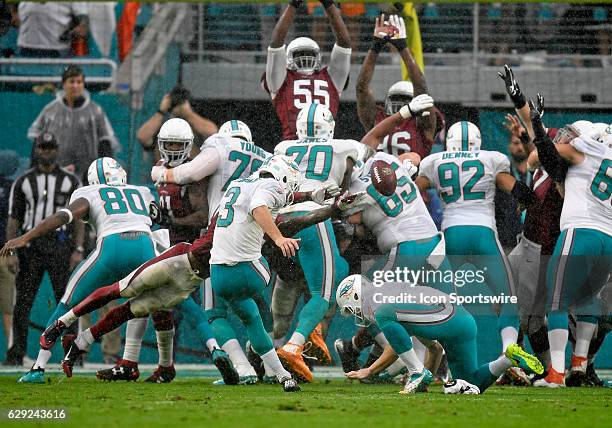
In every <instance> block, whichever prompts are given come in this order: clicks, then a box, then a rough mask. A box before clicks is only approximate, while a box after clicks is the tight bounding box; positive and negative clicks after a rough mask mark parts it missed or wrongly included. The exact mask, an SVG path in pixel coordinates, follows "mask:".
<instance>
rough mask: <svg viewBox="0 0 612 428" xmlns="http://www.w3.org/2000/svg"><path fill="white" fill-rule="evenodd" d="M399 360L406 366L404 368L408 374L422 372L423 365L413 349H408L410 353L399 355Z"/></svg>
mask: <svg viewBox="0 0 612 428" xmlns="http://www.w3.org/2000/svg"><path fill="white" fill-rule="evenodd" d="M399 357H400V359H401V360H402V362H403V363H404V364H405V365H406V368H407V369H408V371H409V372H410V373H420V372H422V371H423V368H424V366H423V363H422V362H421V360H419V357H417V354H416V352H414V348H412V349H410V351H406V352H404V353H403V354H399Z"/></svg>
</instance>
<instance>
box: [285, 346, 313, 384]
mask: <svg viewBox="0 0 612 428" xmlns="http://www.w3.org/2000/svg"><path fill="white" fill-rule="evenodd" d="M303 350H304V347H303V346H300V345H296V344H295V343H291V342H288V343H287V344H285V345H284V346H283V347H282V348H280V349H278V350H277V351H276V353H277V354H278V358H279V359H280V361H281V363H283V366H284V367H285V369H287V371H289V372H290V373H291V374H292V375H293V376H294V377H295V378H296V379H297V380H298V381H300V382H312V372H311V371H310V369H309V368H308V366H307V365H306V363H305V362H304V358H302V351H303Z"/></svg>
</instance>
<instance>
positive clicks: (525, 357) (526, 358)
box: [505, 343, 544, 374]
mask: <svg viewBox="0 0 612 428" xmlns="http://www.w3.org/2000/svg"><path fill="white" fill-rule="evenodd" d="M505 355H506V357H507V358H508V359H510V361H512V364H513V365H514V366H515V367H520V368H522V369H523V370H527V371H529V372H533V373H535V374H542V373H544V366H543V365H542V363H541V362H540V360H538V358H537V357H536V356H534V355H531V354H530V353H528V352H526V351H524V350H523V349H522V348H521V347H520V346H519V345H517V344H516V343H513V344H512V345H509V346H508V347H507V348H506V352H505Z"/></svg>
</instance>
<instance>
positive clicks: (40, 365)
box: [32, 349, 51, 370]
mask: <svg viewBox="0 0 612 428" xmlns="http://www.w3.org/2000/svg"><path fill="white" fill-rule="evenodd" d="M50 359H51V351H45V350H44V349H41V350H40V351H38V358H36V362H35V363H34V367H32V368H33V369H43V370H44V369H46V368H47V363H48V362H49V360H50Z"/></svg>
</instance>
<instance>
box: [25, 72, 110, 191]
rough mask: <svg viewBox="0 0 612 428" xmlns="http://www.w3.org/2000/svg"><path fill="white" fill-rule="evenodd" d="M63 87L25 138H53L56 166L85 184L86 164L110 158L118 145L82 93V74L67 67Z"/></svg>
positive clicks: (107, 124) (95, 107) (86, 94)
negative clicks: (55, 147) (100, 158)
mask: <svg viewBox="0 0 612 428" xmlns="http://www.w3.org/2000/svg"><path fill="white" fill-rule="evenodd" d="M62 85H63V90H61V91H59V92H58V93H57V94H56V99H55V100H54V101H51V102H50V103H49V104H47V105H46V106H45V107H44V108H43V110H42V111H41V112H40V114H39V115H38V117H37V118H36V120H35V121H34V123H32V125H31V126H30V129H28V138H29V139H31V140H34V139H36V138H37V137H38V136H39V135H40V134H42V133H43V132H50V133H52V134H53V135H55V136H56V137H57V140H58V142H59V153H58V158H57V162H58V164H59V165H60V166H61V167H64V168H66V169H67V170H69V171H70V172H72V173H74V174H75V175H76V176H77V177H78V178H79V179H81V180H82V181H83V182H86V181H87V180H86V177H85V174H86V173H87V168H88V167H89V165H90V164H91V163H92V162H93V161H94V160H95V159H97V158H99V157H103V156H108V157H113V152H114V151H116V150H117V149H118V148H119V143H118V142H117V139H116V138H115V132H114V131H113V128H112V126H111V124H110V122H109V121H108V118H107V117H106V114H105V113H104V110H102V108H101V107H100V106H99V105H98V104H96V103H95V102H93V101H92V100H91V97H90V95H89V92H88V91H87V90H85V76H84V75H83V71H82V70H81V69H80V68H79V67H77V66H74V65H71V66H69V67H68V68H66V70H65V71H64V73H63V74H62Z"/></svg>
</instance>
